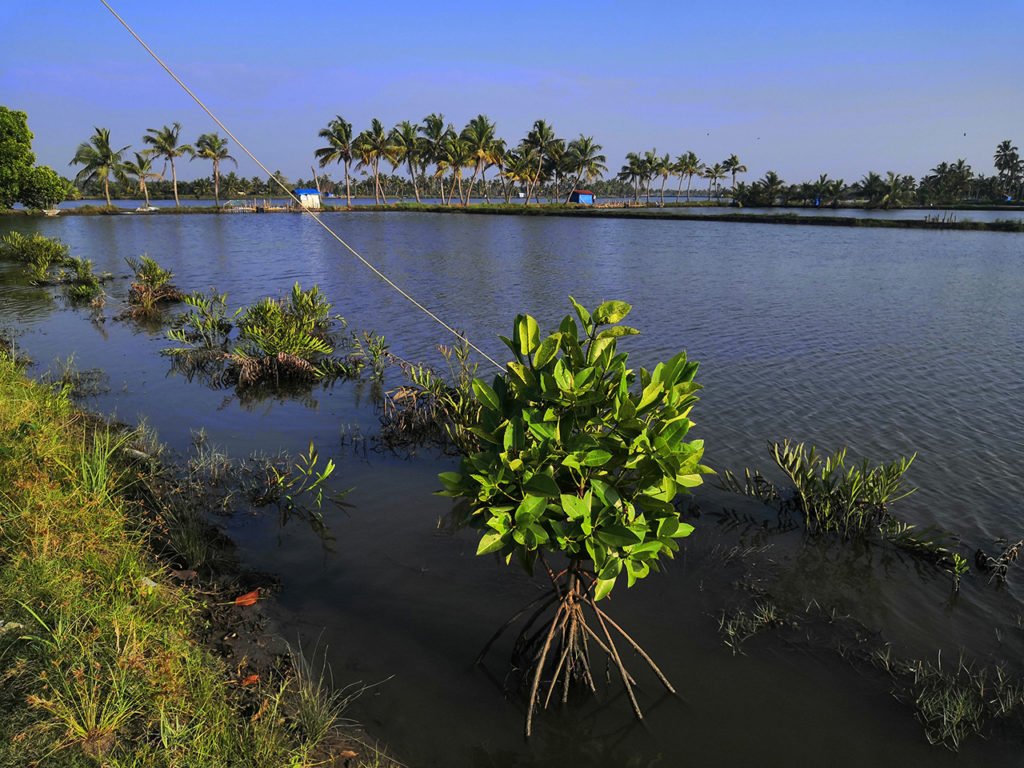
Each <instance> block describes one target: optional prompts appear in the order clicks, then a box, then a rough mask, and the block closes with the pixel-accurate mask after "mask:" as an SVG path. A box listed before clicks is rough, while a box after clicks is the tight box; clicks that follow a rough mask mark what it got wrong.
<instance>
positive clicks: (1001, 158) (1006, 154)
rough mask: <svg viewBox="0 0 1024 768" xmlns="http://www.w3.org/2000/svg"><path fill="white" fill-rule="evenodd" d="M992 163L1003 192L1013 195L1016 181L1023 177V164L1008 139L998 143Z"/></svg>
mask: <svg viewBox="0 0 1024 768" xmlns="http://www.w3.org/2000/svg"><path fill="white" fill-rule="evenodd" d="M993 161H994V163H995V167H996V171H998V172H999V181H1000V182H1001V183H1002V185H1003V188H1004V191H1006V192H1008V193H1010V194H1013V191H1014V187H1015V186H1016V184H1017V181H1018V179H1019V178H1020V177H1021V176H1022V175H1024V163H1021V159H1020V154H1019V152H1018V150H1017V147H1015V146H1014V145H1013V142H1011V141H1010V140H1009V139H1006V140H1005V141H1001V142H999V146H997V147H996V153H995V155H994V156H993Z"/></svg>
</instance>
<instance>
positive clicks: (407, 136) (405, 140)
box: [391, 120, 425, 203]
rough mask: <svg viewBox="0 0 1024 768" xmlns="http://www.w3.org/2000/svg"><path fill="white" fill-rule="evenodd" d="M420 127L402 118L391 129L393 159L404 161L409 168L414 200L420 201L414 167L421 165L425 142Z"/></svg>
mask: <svg viewBox="0 0 1024 768" xmlns="http://www.w3.org/2000/svg"><path fill="white" fill-rule="evenodd" d="M419 130H420V127H419V126H418V125H415V124H413V123H410V122H409V121H408V120H403V121H402V122H400V123H399V124H398V125H396V126H395V127H394V128H392V129H391V146H392V148H393V157H394V161H395V162H397V163H399V164H401V163H405V164H406V167H407V168H408V169H409V177H410V178H411V179H412V191H413V193H414V194H415V195H416V202H417V203H418V202H420V187H419V182H418V180H417V178H416V169H417V168H419V166H420V165H421V161H422V159H423V157H422V156H423V152H424V149H425V142H424V141H423V139H422V138H420V135H419Z"/></svg>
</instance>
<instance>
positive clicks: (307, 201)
mask: <svg viewBox="0 0 1024 768" xmlns="http://www.w3.org/2000/svg"><path fill="white" fill-rule="evenodd" d="M292 194H293V195H295V196H296V197H297V198H299V203H300V204H301V205H302V207H303V208H309V209H310V210H313V211H319V210H320V193H319V192H317V191H316V190H315V189H310V188H309V187H299V188H298V189H293V190H292Z"/></svg>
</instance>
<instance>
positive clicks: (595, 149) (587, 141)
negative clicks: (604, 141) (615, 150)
mask: <svg viewBox="0 0 1024 768" xmlns="http://www.w3.org/2000/svg"><path fill="white" fill-rule="evenodd" d="M601 149H602V147H601V145H600V144H598V143H597V142H595V141H594V137H593V136H584V135H583V134H582V133H581V134H580V135H579V138H576V139H573V140H572V141H570V142H569V146H568V148H567V149H566V152H565V162H564V167H565V170H566V172H567V173H569V174H571V175H575V177H576V179H575V180H574V181H573V183H572V186H571V187H570V188H569V194H568V195H567V196H566V198H565V202H567V203H568V202H569V200H570V198H571V197H572V193H573V192H575V191H576V189H577V188H578V187H579V185H580V182H581V181H583V180H584V179H586V180H587V183H589V182H591V181H592V180H594V179H599V178H601V175H602V174H603V173H605V171H607V170H608V166H607V165H605V162H606V158H605V156H604V155H602V154H601Z"/></svg>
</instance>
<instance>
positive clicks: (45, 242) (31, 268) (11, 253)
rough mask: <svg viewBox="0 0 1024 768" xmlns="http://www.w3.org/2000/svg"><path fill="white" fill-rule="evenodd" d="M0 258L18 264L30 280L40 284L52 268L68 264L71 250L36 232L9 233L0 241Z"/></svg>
mask: <svg viewBox="0 0 1024 768" xmlns="http://www.w3.org/2000/svg"><path fill="white" fill-rule="evenodd" d="M0 258H2V259H4V260H6V261H15V262H18V263H19V264H21V265H22V266H23V269H24V272H25V274H26V276H28V278H29V279H30V280H32V281H33V282H36V283H40V282H44V281H46V280H47V279H48V278H49V276H50V270H51V269H53V268H54V267H63V266H68V265H69V264H70V259H71V249H70V248H69V247H68V246H67V244H66V243H64V242H62V241H60V240H58V239H56V238H51V237H45V236H44V235H40V234H39V233H37V232H36V233H33V234H31V235H23V234H21V233H20V232H10V233H8V234H6V235H4V237H3V238H2V239H0Z"/></svg>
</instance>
